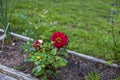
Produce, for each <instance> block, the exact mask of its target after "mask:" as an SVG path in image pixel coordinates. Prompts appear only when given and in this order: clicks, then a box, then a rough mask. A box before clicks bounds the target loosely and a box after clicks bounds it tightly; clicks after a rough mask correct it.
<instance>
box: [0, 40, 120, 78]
mask: <svg viewBox="0 0 120 80" xmlns="http://www.w3.org/2000/svg"><path fill="white" fill-rule="evenodd" d="M12 41H13V42H12V43H11V44H8V42H5V44H4V47H3V49H2V51H0V64H3V65H6V66H9V67H12V68H15V69H17V70H20V71H22V72H24V73H30V72H31V68H32V67H33V64H32V63H28V62H24V59H25V58H26V56H27V55H26V54H24V52H23V50H22V44H23V43H24V42H23V41H18V40H17V39H13V40H12ZM1 44H2V43H0V48H1ZM66 59H67V60H68V62H69V63H68V65H67V66H66V67H61V68H59V69H57V73H58V75H57V76H54V77H51V79H49V80H85V78H86V77H88V73H89V72H97V73H98V74H100V75H101V79H100V80H113V79H114V78H116V77H117V76H120V74H119V70H118V69H117V68H110V67H108V66H106V65H103V64H100V63H95V62H91V61H88V60H85V59H82V58H80V57H78V56H75V55H71V54H68V56H67V57H66Z"/></svg>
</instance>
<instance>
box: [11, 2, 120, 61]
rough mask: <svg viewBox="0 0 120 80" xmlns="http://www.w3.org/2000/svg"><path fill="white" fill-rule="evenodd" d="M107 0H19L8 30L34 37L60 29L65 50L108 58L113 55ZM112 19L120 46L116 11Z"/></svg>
mask: <svg viewBox="0 0 120 80" xmlns="http://www.w3.org/2000/svg"><path fill="white" fill-rule="evenodd" d="M110 3H111V1H110V0H20V1H19V3H18V5H17V7H16V9H15V12H14V14H13V18H12V21H11V30H12V31H13V32H16V33H19V34H22V35H25V36H29V37H31V38H35V39H38V38H40V37H42V36H50V35H51V34H52V33H53V32H55V31H62V32H64V33H65V34H67V35H68V37H69V45H68V49H70V50H73V51H76V52H80V53H83V54H87V55H91V56H95V57H98V58H102V59H105V60H110V59H113V58H114V57H113V54H114V51H113V47H114V45H113V39H112V34H111V30H112V28H111V27H112V25H111V24H110V22H109V17H110V15H111V13H110V10H111V9H112V8H113V7H112V6H110ZM119 7H120V5H118V6H117V7H116V9H117V10H118V11H120V8H119ZM114 18H115V20H116V24H115V25H114V27H115V32H116V35H115V36H116V40H117V42H118V43H117V44H118V47H120V28H119V26H120V14H118V15H117V16H115V17H114ZM119 52H120V51H119Z"/></svg>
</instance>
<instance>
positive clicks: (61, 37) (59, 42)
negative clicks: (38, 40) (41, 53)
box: [50, 32, 68, 49]
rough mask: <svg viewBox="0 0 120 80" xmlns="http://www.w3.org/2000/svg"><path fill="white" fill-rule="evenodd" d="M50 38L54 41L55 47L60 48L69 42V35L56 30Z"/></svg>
mask: <svg viewBox="0 0 120 80" xmlns="http://www.w3.org/2000/svg"><path fill="white" fill-rule="evenodd" d="M50 40H51V41H53V42H54V43H53V45H54V47H56V48H58V49H59V48H62V47H63V46H65V45H67V44H68V37H67V36H66V35H65V34H64V33H62V32H54V34H53V35H52V37H51V38H50Z"/></svg>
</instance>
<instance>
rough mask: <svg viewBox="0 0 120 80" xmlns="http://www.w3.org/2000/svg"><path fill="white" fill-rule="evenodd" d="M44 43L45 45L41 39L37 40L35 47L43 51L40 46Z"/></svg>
mask: <svg viewBox="0 0 120 80" xmlns="http://www.w3.org/2000/svg"><path fill="white" fill-rule="evenodd" d="M42 43H43V40H40V39H39V40H36V41H35V42H34V44H33V47H34V48H35V49H37V50H40V49H41V47H40V44H42Z"/></svg>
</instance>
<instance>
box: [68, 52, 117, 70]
mask: <svg viewBox="0 0 120 80" xmlns="http://www.w3.org/2000/svg"><path fill="white" fill-rule="evenodd" d="M67 52H68V53H69V54H74V55H77V56H79V57H81V58H83V59H86V60H90V61H93V62H97V63H102V64H105V65H108V66H110V67H115V68H118V67H119V66H118V65H117V64H115V63H113V64H107V61H105V60H103V59H98V58H95V57H92V56H88V55H85V54H82V53H77V52H74V51H71V50H67Z"/></svg>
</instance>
